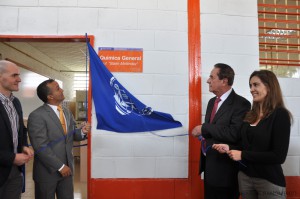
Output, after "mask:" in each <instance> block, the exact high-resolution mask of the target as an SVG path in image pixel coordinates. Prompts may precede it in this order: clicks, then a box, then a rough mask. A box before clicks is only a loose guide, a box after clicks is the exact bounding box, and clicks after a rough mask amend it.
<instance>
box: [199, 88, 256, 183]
mask: <svg viewBox="0 0 300 199" xmlns="http://www.w3.org/2000/svg"><path fill="white" fill-rule="evenodd" d="M215 99H216V97H214V98H212V99H210V100H209V102H208V105H207V110H206V115H205V123H203V125H202V136H203V137H204V138H205V139H206V147H208V146H211V145H212V144H215V143H227V144H236V143H237V142H238V140H239V131H240V128H241V126H242V123H243V119H244V116H245V114H246V112H247V111H249V110H250V107H251V104H250V102H249V101H248V100H246V99H245V98H243V97H241V96H239V95H237V94H236V93H235V92H234V90H232V92H231V93H230V95H229V96H228V98H227V99H226V100H225V101H224V102H223V103H222V105H221V106H220V108H219V109H218V111H217V113H216V115H215V117H214V119H213V121H212V123H209V120H210V115H211V112H212V109H213V106H214V101H215ZM203 171H204V178H205V183H208V184H209V185H211V186H216V187H231V186H235V185H237V172H238V163H237V162H234V161H232V160H231V159H230V158H229V157H228V155H227V154H220V153H218V152H217V151H216V150H213V149H211V148H210V149H208V150H207V152H206V156H204V155H203V154H202V153H201V161H200V173H201V172H203Z"/></svg>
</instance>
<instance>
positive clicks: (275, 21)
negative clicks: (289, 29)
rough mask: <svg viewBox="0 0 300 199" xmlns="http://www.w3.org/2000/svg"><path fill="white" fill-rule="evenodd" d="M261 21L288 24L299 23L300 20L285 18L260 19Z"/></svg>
mask: <svg viewBox="0 0 300 199" xmlns="http://www.w3.org/2000/svg"><path fill="white" fill-rule="evenodd" d="M258 21H259V22H274V23H287V24H298V23H299V22H300V20H285V19H261V18H259V19H258Z"/></svg>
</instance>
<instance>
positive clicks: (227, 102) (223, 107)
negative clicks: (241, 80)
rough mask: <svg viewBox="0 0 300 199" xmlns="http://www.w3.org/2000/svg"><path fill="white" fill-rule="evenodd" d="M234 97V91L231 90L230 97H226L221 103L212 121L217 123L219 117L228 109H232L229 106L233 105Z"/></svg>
mask: <svg viewBox="0 0 300 199" xmlns="http://www.w3.org/2000/svg"><path fill="white" fill-rule="evenodd" d="M234 95H235V92H234V90H232V92H231V93H230V95H229V96H228V97H227V99H226V100H225V101H224V102H223V103H222V105H221V106H220V108H219V109H218V111H217V113H216V115H215V117H214V119H213V121H217V120H218V119H219V117H221V116H222V115H223V114H224V113H226V112H227V110H228V109H229V108H232V107H231V106H232V103H233V98H234ZM211 109H212V108H211Z"/></svg>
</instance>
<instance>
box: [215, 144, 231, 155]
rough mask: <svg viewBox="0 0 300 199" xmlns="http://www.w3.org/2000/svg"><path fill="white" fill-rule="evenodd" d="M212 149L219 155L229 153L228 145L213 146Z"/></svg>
mask: <svg viewBox="0 0 300 199" xmlns="http://www.w3.org/2000/svg"><path fill="white" fill-rule="evenodd" d="M212 148H213V149H215V150H217V151H218V152H219V153H226V152H227V151H229V146H228V144H213V145H212Z"/></svg>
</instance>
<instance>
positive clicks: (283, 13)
mask: <svg viewBox="0 0 300 199" xmlns="http://www.w3.org/2000/svg"><path fill="white" fill-rule="evenodd" d="M258 14H273V15H294V16H300V13H296V12H269V11H258Z"/></svg>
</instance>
